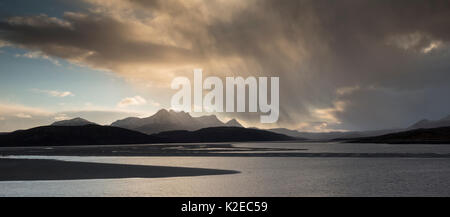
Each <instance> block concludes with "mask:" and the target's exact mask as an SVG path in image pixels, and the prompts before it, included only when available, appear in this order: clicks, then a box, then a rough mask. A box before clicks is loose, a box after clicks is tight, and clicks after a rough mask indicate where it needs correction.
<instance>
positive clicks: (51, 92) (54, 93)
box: [32, 88, 75, 98]
mask: <svg viewBox="0 0 450 217" xmlns="http://www.w3.org/2000/svg"><path fill="white" fill-rule="evenodd" d="M32 90H33V91H34V92H38V93H45V94H47V95H49V96H53V97H61V98H62V97H67V96H75V94H73V93H72V92H70V91H57V90H40V89H36V88H35V89H32Z"/></svg>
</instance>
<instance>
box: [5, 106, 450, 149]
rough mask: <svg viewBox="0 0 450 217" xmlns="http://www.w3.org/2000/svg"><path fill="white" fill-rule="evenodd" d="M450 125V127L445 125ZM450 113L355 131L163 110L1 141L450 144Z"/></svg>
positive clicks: (77, 121) (61, 125) (72, 123)
mask: <svg viewBox="0 0 450 217" xmlns="http://www.w3.org/2000/svg"><path fill="white" fill-rule="evenodd" d="M445 127H449V128H445ZM449 130H450V116H447V117H445V118H442V119H439V120H421V121H419V122H417V123H415V124H413V125H411V126H410V127H407V128H403V129H388V130H376V131H353V132H324V133H313V132H299V131H297V130H290V129H286V128H275V129H269V130H261V129H258V128H244V127H243V126H242V125H241V124H240V123H239V122H238V121H237V120H236V119H232V120H230V121H228V122H226V123H224V122H222V121H220V120H219V119H218V118H217V117H216V116H215V115H207V116H200V117H192V116H191V115H190V114H189V113H186V112H175V111H172V110H165V109H162V110H159V111H158V112H156V113H155V114H154V115H152V116H149V117H146V118H137V117H129V118H125V119H122V120H118V121H115V122H113V123H112V124H111V125H110V126H101V125H98V124H96V123H93V122H90V121H88V120H85V119H82V118H74V119H71V120H63V121H56V122H54V123H53V124H51V125H49V126H42V127H36V128H31V129H28V130H18V131H14V132H11V133H0V144H1V146H29V145H103V144H111V145H114V144H137V143H145V144H148V143H170V142H238V141H287V140H297V141H300V140H312V141H314V140H317V141H331V140H338V141H344V142H361V143H365V142H374V143H382V142H383V143H450V132H449Z"/></svg>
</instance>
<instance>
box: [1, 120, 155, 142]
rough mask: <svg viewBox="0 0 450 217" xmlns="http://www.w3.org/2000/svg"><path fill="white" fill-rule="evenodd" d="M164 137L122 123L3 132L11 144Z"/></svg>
mask: <svg viewBox="0 0 450 217" xmlns="http://www.w3.org/2000/svg"><path fill="white" fill-rule="evenodd" d="M161 141H162V140H161V139H159V138H157V137H154V136H149V135H146V134H143V133H139V132H136V131H132V130H127V129H123V128H118V127H109V126H99V125H85V126H42V127H36V128H31V129H28V130H18V131H14V132H12V133H8V134H4V135H0V144H1V146H3V147H8V146H67V145H115V144H139V143H155V142H161Z"/></svg>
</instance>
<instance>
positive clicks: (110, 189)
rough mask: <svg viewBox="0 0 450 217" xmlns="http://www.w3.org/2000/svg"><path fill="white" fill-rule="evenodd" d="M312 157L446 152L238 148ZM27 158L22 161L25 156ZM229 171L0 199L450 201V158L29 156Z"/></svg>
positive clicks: (42, 189) (73, 185) (33, 189)
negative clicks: (371, 198)
mask: <svg viewBox="0 0 450 217" xmlns="http://www.w3.org/2000/svg"><path fill="white" fill-rule="evenodd" d="M235 145H236V146H239V147H253V146H258V147H266V148H292V149H295V148H300V149H307V151H304V152H313V153H321V152H327V153H393V152H395V153H440V154H448V153H450V146H446V145H382V144H377V145H373V144H363V145H360V144H338V143H329V144H325V143H300V144H293V143H264V144H261V143H240V144H235ZM26 158H29V157H26ZM33 158H44V159H45V158H50V159H60V160H67V161H83V162H98V163H117V164H135V165H153V166H173V167H192V168H210V169H222V170H237V171H239V172H240V173H237V174H226V175H213V176H200V177H172V178H123V179H94V180H71V181H3V182H0V195H1V196H450V187H449V185H448V183H449V182H450V158H408V157H403V158H395V157H389V158H357V157H352V158H345V157H340V158H335V157H314V158H310V157H216V156H214V157H56V156H53V157H44V156H39V157H33Z"/></svg>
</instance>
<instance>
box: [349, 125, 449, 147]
mask: <svg viewBox="0 0 450 217" xmlns="http://www.w3.org/2000/svg"><path fill="white" fill-rule="evenodd" d="M347 142H350V143H387V144H450V127H438V128H420V129H414V130H408V131H404V132H398V133H390V134H386V135H381V136H373V137H364V138H356V139H352V140H350V141H347Z"/></svg>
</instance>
